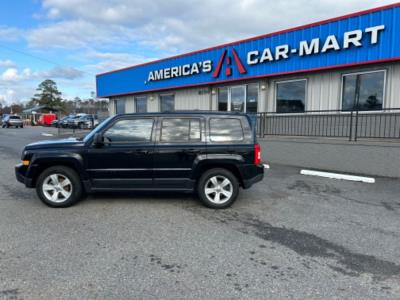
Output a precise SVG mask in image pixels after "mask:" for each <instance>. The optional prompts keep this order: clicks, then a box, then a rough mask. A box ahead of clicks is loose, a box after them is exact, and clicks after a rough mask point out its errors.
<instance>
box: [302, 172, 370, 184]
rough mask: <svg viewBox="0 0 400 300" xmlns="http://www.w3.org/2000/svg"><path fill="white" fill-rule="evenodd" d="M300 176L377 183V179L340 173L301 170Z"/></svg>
mask: <svg viewBox="0 0 400 300" xmlns="http://www.w3.org/2000/svg"><path fill="white" fill-rule="evenodd" d="M300 174H302V175H309V176H319V177H326V178H332V179H342V180H351V181H360V182H365V183H375V178H373V177H363V176H355V175H348V174H340V173H331V172H321V171H314V170H301V171H300Z"/></svg>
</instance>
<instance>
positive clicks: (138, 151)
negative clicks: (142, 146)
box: [134, 150, 150, 155]
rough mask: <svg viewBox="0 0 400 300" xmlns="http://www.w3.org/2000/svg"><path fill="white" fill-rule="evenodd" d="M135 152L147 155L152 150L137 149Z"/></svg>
mask: <svg viewBox="0 0 400 300" xmlns="http://www.w3.org/2000/svg"><path fill="white" fill-rule="evenodd" d="M134 153H135V154H144V155H147V154H149V153H150V151H149V150H136V151H135V152H134Z"/></svg>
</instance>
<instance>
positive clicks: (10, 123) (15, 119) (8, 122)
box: [1, 115, 24, 128]
mask: <svg viewBox="0 0 400 300" xmlns="http://www.w3.org/2000/svg"><path fill="white" fill-rule="evenodd" d="M1 126H2V127H3V128H9V127H15V128H18V127H19V128H23V127H24V122H23V121H22V119H21V117H20V116H16V115H6V116H5V117H4V118H3V120H2V122H1Z"/></svg>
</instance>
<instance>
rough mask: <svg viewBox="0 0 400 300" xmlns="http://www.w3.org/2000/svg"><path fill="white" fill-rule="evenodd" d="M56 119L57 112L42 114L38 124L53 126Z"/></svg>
mask: <svg viewBox="0 0 400 300" xmlns="http://www.w3.org/2000/svg"><path fill="white" fill-rule="evenodd" d="M54 120H57V116H56V114H42V115H40V117H39V120H38V124H39V125H42V126H51V124H52V122H53V121H54Z"/></svg>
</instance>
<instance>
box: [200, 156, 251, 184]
mask: <svg viewBox="0 0 400 300" xmlns="http://www.w3.org/2000/svg"><path fill="white" fill-rule="evenodd" d="M244 162H245V160H244V158H243V156H241V155H238V154H201V155H198V156H197V157H196V159H195V160H194V162H193V166H192V170H193V171H192V179H194V178H196V177H197V176H198V175H199V174H200V173H199V172H200V170H201V168H202V167H203V166H204V165H208V164H213V165H215V164H229V165H232V166H234V167H236V168H237V169H238V171H239V172H240V173H241V168H240V165H241V164H243V163H244Z"/></svg>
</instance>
